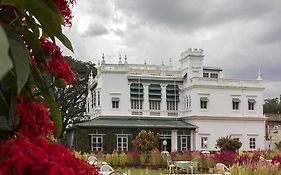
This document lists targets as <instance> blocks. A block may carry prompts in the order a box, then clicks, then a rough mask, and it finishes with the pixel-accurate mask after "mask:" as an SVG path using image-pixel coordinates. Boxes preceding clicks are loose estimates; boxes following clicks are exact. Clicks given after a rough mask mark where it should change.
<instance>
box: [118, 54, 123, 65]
mask: <svg viewBox="0 0 281 175" xmlns="http://www.w3.org/2000/svg"><path fill="white" fill-rule="evenodd" d="M118 64H122V61H121V54H120V55H119V61H118Z"/></svg>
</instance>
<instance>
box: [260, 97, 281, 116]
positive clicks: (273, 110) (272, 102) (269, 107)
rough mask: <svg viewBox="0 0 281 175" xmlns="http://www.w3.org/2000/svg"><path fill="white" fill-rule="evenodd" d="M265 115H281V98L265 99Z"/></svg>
mask: <svg viewBox="0 0 281 175" xmlns="http://www.w3.org/2000/svg"><path fill="white" fill-rule="evenodd" d="M280 97H281V96H280ZM263 113H264V114H280V113H281V101H280V98H278V97H276V98H268V99H265V100H264V105H263Z"/></svg>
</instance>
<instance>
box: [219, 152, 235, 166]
mask: <svg viewBox="0 0 281 175" xmlns="http://www.w3.org/2000/svg"><path fill="white" fill-rule="evenodd" d="M237 156H238V153H236V152H233V151H223V152H220V153H215V155H214V160H215V161H216V163H224V164H225V165H227V166H229V165H232V164H234V163H235V162H236V158H237Z"/></svg>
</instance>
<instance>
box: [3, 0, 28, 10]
mask: <svg viewBox="0 0 281 175" xmlns="http://www.w3.org/2000/svg"><path fill="white" fill-rule="evenodd" d="M1 5H11V6H15V7H16V8H17V9H18V10H20V11H22V10H23V8H24V1H23V0H2V1H1Z"/></svg>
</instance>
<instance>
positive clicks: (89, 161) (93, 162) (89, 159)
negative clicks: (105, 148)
mask: <svg viewBox="0 0 281 175" xmlns="http://www.w3.org/2000/svg"><path fill="white" fill-rule="evenodd" d="M97 161H98V159H97V158H96V157H95V156H90V157H89V158H88V163H89V164H90V165H96V164H97Z"/></svg>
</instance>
